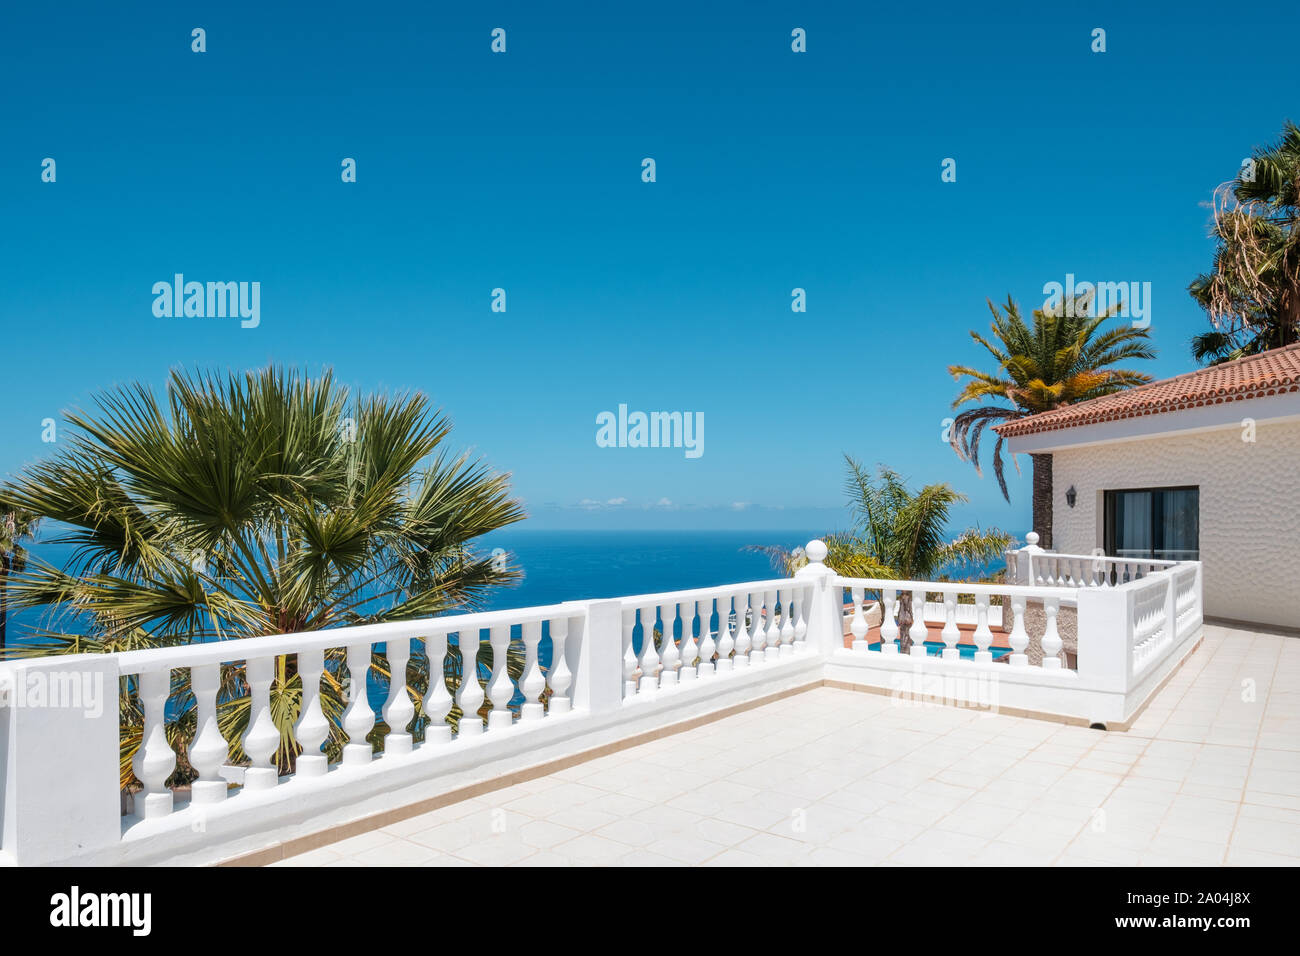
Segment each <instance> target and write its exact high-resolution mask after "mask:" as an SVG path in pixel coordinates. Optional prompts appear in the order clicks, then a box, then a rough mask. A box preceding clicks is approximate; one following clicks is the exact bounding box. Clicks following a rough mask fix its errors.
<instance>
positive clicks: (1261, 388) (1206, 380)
mask: <svg viewBox="0 0 1300 956" xmlns="http://www.w3.org/2000/svg"><path fill="white" fill-rule="evenodd" d="M1298 391H1300V344H1296V345H1288V346H1286V347H1285V348H1280V349H1272V350H1271V351H1268V352H1263V353H1261V354H1259V355H1251V356H1248V357H1247V358H1242V359H1237V360H1236V361H1235V362H1224V363H1223V364H1222V365H1214V366H1211V367H1210V368H1202V369H1197V370H1196V371H1195V372H1186V373H1184V374H1182V375H1176V376H1174V377H1173V378H1166V379H1162V380H1161V381H1159V382H1150V383H1148V384H1146V385H1139V386H1137V387H1136V388H1130V389H1126V390H1124V391H1122V392H1116V393H1114V394H1113V395H1103V396H1102V397H1101V398H1094V399H1090V400H1088V401H1086V402H1076V403H1075V404H1073V405H1064V406H1062V407H1061V408H1054V409H1052V411H1050V412H1041V413H1039V414H1037V415H1031V416H1030V417H1028V418H1022V419H1019V420H1018V421H1014V422H1006V423H1005V424H1002V425H995V426H994V430H995V431H996V432H997V433H998V434H999V435H1001V436H1002V437H1003V438H1015V437H1018V436H1021V435H1036V434H1038V433H1039V432H1047V431H1055V430H1057V429H1061V428H1077V427H1079V426H1080V425H1096V424H1099V423H1101V422H1114V421H1119V420H1121V419H1124V418H1139V417H1141V416H1143V415H1159V414H1161V413H1163V412H1176V411H1182V410H1183V409H1188V408H1199V407H1201V406H1203V405H1221V404H1223V403H1225V402H1240V401H1243V400H1245V399H1248V398H1262V397H1264V396H1267V395H1280V394H1283V393H1285V392H1298Z"/></svg>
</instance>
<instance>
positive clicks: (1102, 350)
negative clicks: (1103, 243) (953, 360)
mask: <svg viewBox="0 0 1300 956" xmlns="http://www.w3.org/2000/svg"><path fill="white" fill-rule="evenodd" d="M988 306H989V311H990V312H992V313H993V324H992V333H993V335H992V337H993V338H994V339H995V340H996V342H997V344H996V345H994V344H992V343H991V342H990V341H989V340H988V339H986V338H985V337H984V336H982V335H980V334H979V333H978V332H974V331H972V332H971V333H970V336H971V338H972V339H974V340H975V341H976V342H978V343H979V344H980V345H982V346H984V348H985V349H987V350H988V352H989V354H990V355H992V356H993V358H994V359H995V360H996V362H997V371H996V372H993V373H989V372H983V371H980V370H979V369H976V368H971V367H970V366H967V365H950V366H948V371H949V372H950V373H951V374H952V377H953V378H954V379H957V380H960V379H961V378H963V377H966V378H968V379H969V381H967V382H966V383H965V385H964V386H963V387H962V390H961V392H959V393H958V395H957V398H956V400H954V401H953V403H952V406H953V408H954V409H955V408H959V407H960V406H961V405H964V404H965V403H967V402H983V401H986V400H989V399H993V400H998V401H1000V402H1004V403H1005V404H997V405H980V406H979V407H978V408H969V409H966V410H965V411H963V412H960V413H959V414H958V415H957V416H956V418H954V419H953V423H952V428H951V429H950V431H949V442H950V443H951V444H952V447H953V450H954V451H955V452H956V453H957V455H958V457H959V458H961V459H962V460H964V461H969V462H971V463H972V464H973V465H974V466H975V471H976V472H977V473H979V474H983V471H982V469H981V467H980V460H979V452H980V437H981V435H982V433H983V431H984V428H985V427H986V426H988V425H992V424H996V423H1002V422H1010V421H1015V420H1016V419H1018V418H1025V417H1027V416H1029V415H1037V414H1038V413H1039V412H1045V411H1049V410H1051V409H1053V408H1058V407H1060V406H1062V405H1068V404H1070V403H1072V402H1082V401H1086V400H1087V399H1090V398H1096V397H1098V396H1100V395H1109V394H1110V393H1111V392H1117V391H1119V390H1121V389H1125V388H1130V387H1132V386H1134V385H1141V384H1142V383H1144V382H1149V381H1151V377H1150V376H1149V375H1144V374H1142V373H1141V372H1137V371H1133V370H1131V369H1116V368H1111V367H1110V366H1113V365H1115V364H1117V363H1119V362H1123V361H1126V360H1128V359H1139V358H1140V359H1149V358H1154V357H1155V349H1154V348H1152V347H1151V344H1150V337H1149V333H1148V331H1147V329H1145V328H1137V327H1135V326H1133V325H1131V324H1124V325H1117V326H1113V327H1111V328H1109V329H1105V330H1103V329H1102V325H1103V323H1105V322H1106V320H1107V319H1109V318H1111V317H1112V316H1113V315H1114V314H1115V312H1116V311H1117V310H1118V308H1119V306H1113V307H1111V308H1110V309H1108V310H1107V311H1106V312H1105V313H1104V314H1101V315H1094V314H1093V311H1094V310H1093V296H1092V294H1091V293H1088V292H1085V293H1083V294H1081V295H1078V296H1075V297H1074V299H1073V300H1072V302H1070V303H1065V302H1064V301H1062V302H1061V303H1058V304H1057V305H1056V306H1055V307H1044V308H1042V309H1035V310H1034V313H1033V326H1032V327H1031V326H1030V325H1028V324H1027V323H1026V322H1025V320H1024V319H1023V318H1022V317H1021V314H1020V307H1019V306H1018V305H1017V304H1016V303H1015V302H1014V301H1013V300H1012V299H1011V298H1010V297H1008V298H1007V303H1006V305H1004V306H1002V307H1001V309H1000V310H999V308H998V307H997V306H995V305H994V304H993V302H992V300H989V303H988ZM1003 441H1004V440H1003V438H1002V437H1001V436H998V439H997V442H996V443H995V444H994V446H993V474H994V475H995V476H996V477H997V480H998V487H999V488H1000V489H1001V491H1002V497H1003V498H1004V499H1006V500H1007V501H1010V500H1011V496H1010V494H1008V492H1007V481H1006V476H1005V474H1004V471H1003V468H1004V462H1003V458H1002V446H1003ZM1030 458H1031V460H1032V462H1033V466H1034V490H1033V524H1034V530H1035V531H1037V532H1038V535H1039V538H1040V540H1041V541H1042V546H1043V547H1045V548H1050V547H1051V546H1052V456H1051V455H1031V456H1030ZM1017 468H1019V466H1018V465H1017Z"/></svg>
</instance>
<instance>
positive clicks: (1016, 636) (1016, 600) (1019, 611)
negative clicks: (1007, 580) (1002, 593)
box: [1002, 596, 1029, 667]
mask: <svg viewBox="0 0 1300 956" xmlns="http://www.w3.org/2000/svg"><path fill="white" fill-rule="evenodd" d="M1002 613H1003V614H1006V606H1005V605H1004V606H1003V608H1002ZM1011 613H1012V616H1013V623H1012V625H1011V637H1010V641H1011V666H1012V667H1024V666H1026V665H1027V664H1028V663H1029V658H1028V657H1027V656H1025V648H1026V647H1028V646H1029V633H1028V632H1027V631H1026V630H1025V599H1024V598H1023V597H1018V596H1017V597H1013V598H1012V599H1011Z"/></svg>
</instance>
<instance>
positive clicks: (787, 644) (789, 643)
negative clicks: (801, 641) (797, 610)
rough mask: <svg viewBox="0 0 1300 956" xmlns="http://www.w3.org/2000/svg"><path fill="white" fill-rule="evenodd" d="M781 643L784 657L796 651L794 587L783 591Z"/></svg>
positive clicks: (780, 648)
mask: <svg viewBox="0 0 1300 956" xmlns="http://www.w3.org/2000/svg"><path fill="white" fill-rule="evenodd" d="M780 597H781V644H780V647H779V650H780V652H781V656H782V657H787V656H789V655H790V654H793V653H794V620H793V618H794V588H783V589H782V591H781V595H780Z"/></svg>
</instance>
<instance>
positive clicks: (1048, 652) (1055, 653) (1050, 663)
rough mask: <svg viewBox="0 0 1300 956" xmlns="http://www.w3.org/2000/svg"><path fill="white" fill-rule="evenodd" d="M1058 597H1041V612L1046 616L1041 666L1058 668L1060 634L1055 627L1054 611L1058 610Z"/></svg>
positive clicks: (1051, 668) (1049, 668) (1059, 662)
mask: <svg viewBox="0 0 1300 956" xmlns="http://www.w3.org/2000/svg"><path fill="white" fill-rule="evenodd" d="M1060 607H1061V599H1060V598H1054V597H1049V598H1043V613H1044V614H1045V615H1046V616H1047V627H1046V629H1045V630H1044V631H1043V668H1044V669H1045V670H1060V668H1061V658H1060V656H1059V655H1060V653H1061V646H1062V641H1061V635H1060V633H1059V632H1058V631H1057V629H1056V613H1057V611H1058V610H1060Z"/></svg>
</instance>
